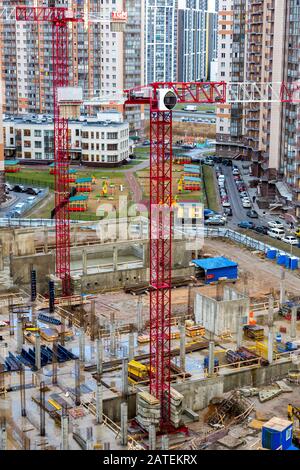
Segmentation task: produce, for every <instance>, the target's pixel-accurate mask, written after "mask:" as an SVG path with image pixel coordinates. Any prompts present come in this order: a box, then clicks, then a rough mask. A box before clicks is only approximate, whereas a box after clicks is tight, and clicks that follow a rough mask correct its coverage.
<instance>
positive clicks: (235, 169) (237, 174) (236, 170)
mask: <svg viewBox="0 0 300 470" xmlns="http://www.w3.org/2000/svg"><path fill="white" fill-rule="evenodd" d="M232 174H233V176H239V174H240V170H238V169H237V168H234V169H233V170H232Z"/></svg>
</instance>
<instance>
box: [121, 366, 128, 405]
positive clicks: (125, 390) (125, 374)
mask: <svg viewBox="0 0 300 470" xmlns="http://www.w3.org/2000/svg"><path fill="white" fill-rule="evenodd" d="M127 395H128V359H123V361H122V396H123V398H124V399H126V398H127Z"/></svg>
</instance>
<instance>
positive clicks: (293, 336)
mask: <svg viewBox="0 0 300 470" xmlns="http://www.w3.org/2000/svg"><path fill="white" fill-rule="evenodd" d="M297 312H298V307H297V306H296V307H293V308H292V318H291V332H290V336H291V339H296V337H297Z"/></svg>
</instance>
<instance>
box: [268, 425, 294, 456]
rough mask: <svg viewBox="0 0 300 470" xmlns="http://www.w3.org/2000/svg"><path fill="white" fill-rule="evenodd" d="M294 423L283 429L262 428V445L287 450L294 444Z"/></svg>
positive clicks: (272, 448) (271, 448)
mask: <svg viewBox="0 0 300 470" xmlns="http://www.w3.org/2000/svg"><path fill="white" fill-rule="evenodd" d="M292 438H293V425H292V423H291V424H290V425H289V426H288V427H286V428H285V429H284V430H283V431H276V430H275V429H270V428H266V427H263V428H262V446H263V447H264V448H265V449H270V450H277V449H278V450H279V449H281V450H287V449H288V448H289V447H291V445H292Z"/></svg>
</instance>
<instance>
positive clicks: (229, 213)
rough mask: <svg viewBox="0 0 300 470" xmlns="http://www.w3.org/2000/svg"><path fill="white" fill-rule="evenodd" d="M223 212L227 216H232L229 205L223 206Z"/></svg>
mask: <svg viewBox="0 0 300 470" xmlns="http://www.w3.org/2000/svg"><path fill="white" fill-rule="evenodd" d="M224 214H225V215H227V216H228V217H232V209H231V207H225V208H224Z"/></svg>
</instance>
